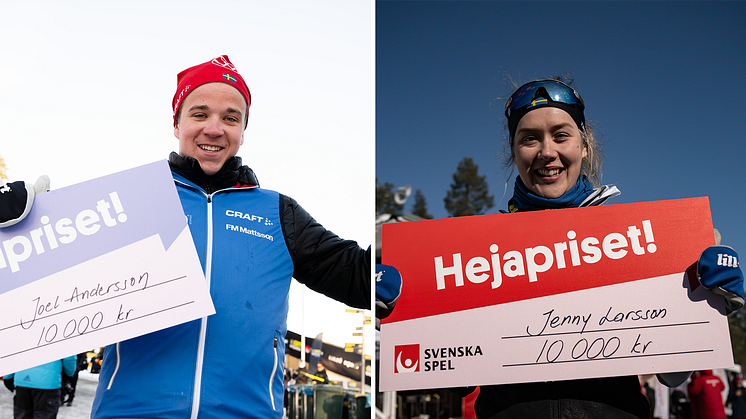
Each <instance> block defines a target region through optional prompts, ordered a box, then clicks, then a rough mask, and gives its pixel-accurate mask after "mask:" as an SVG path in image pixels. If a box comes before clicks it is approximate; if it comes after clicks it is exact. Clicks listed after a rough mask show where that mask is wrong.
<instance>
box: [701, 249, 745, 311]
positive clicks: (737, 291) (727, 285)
mask: <svg viewBox="0 0 746 419" xmlns="http://www.w3.org/2000/svg"><path fill="white" fill-rule="evenodd" d="M697 279H698V280H699V283H700V284H702V286H703V287H705V288H707V289H708V290H710V291H712V292H714V293H715V294H719V295H722V296H723V297H724V298H725V309H726V311H727V313H728V314H730V313H732V312H734V311H736V310H738V309H740V308H741V307H743V304H744V291H743V272H742V271H741V265H740V263H739V262H738V254H737V253H736V251H735V250H734V249H733V248H731V247H728V246H721V245H716V246H710V247H708V248H707V249H705V251H704V252H702V254H701V255H700V256H699V261H698V262H697Z"/></svg>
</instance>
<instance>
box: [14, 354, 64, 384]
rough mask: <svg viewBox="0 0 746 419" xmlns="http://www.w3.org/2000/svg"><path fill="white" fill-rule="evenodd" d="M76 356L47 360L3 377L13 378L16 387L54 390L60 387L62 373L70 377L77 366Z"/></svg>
mask: <svg viewBox="0 0 746 419" xmlns="http://www.w3.org/2000/svg"><path fill="white" fill-rule="evenodd" d="M77 362H78V356H77V355H73V356H69V357H67V358H64V359H60V360H58V361H52V362H48V363H46V364H42V365H39V366H36V367H33V368H29V369H26V370H23V371H18V372H17V373H14V374H8V375H6V376H5V377H3V379H4V380H10V379H12V380H13V385H15V386H16V387H27V388H38V389H43V390H55V389H58V388H60V387H62V373H63V372H64V373H65V374H67V375H68V376H70V377H72V376H73V374H75V368H77Z"/></svg>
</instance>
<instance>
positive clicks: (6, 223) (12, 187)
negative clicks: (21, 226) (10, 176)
mask: <svg viewBox="0 0 746 419" xmlns="http://www.w3.org/2000/svg"><path fill="white" fill-rule="evenodd" d="M48 190H49V177H48V176H47V175H44V176H41V177H39V179H37V181H36V183H34V184H33V185H29V184H26V183H25V182H23V181H18V182H12V183H6V184H0V227H10V226H12V225H13V224H16V223H18V222H19V221H21V220H23V219H24V218H25V217H26V216H27V215H28V213H29V211H31V206H32V205H33V204H34V197H35V196H36V195H37V194H40V193H42V192H46V191H48Z"/></svg>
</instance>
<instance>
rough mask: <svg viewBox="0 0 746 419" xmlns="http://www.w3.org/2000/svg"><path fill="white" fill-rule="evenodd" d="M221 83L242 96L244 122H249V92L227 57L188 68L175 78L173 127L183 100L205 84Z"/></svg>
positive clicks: (222, 56) (223, 56)
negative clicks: (245, 112)
mask: <svg viewBox="0 0 746 419" xmlns="http://www.w3.org/2000/svg"><path fill="white" fill-rule="evenodd" d="M213 82H221V83H225V84H229V85H231V86H233V87H235V88H236V89H238V91H239V92H241V95H243V98H244V99H245V100H246V110H247V115H246V121H247V122H248V120H249V115H248V109H249V107H250V106H251V92H250V91H249V87H248V86H247V85H246V82H245V81H244V79H243V77H241V75H240V74H238V70H237V69H236V67H235V66H234V65H233V63H231V61H230V60H229V59H228V56H227V55H221V56H220V57H217V58H213V59H212V60H210V61H208V62H206V63H202V64H198V65H195V66H194V67H189V68H187V69H186V70H184V71H182V72H181V73H179V74H178V75H177V76H176V93H175V94H174V98H173V100H172V101H171V107H172V108H173V111H174V126H176V122H177V115H178V114H179V108H180V107H181V104H182V103H184V99H185V98H186V97H187V95H189V93H191V92H192V91H193V90H194V89H196V88H197V87H199V86H201V85H203V84H205V83H213Z"/></svg>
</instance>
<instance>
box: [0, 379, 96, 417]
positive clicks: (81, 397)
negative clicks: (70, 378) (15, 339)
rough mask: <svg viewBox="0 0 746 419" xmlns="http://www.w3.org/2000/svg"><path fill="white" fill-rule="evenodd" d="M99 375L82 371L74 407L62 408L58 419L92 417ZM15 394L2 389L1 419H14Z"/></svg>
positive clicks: (0, 400) (0, 401)
mask: <svg viewBox="0 0 746 419" xmlns="http://www.w3.org/2000/svg"><path fill="white" fill-rule="evenodd" d="M97 385H98V375H96V374H91V373H89V372H88V371H81V372H80V375H79V376H78V386H77V389H76V390H75V399H74V400H73V405H72V406H68V405H64V406H60V411H59V413H58V414H57V419H88V418H90V417H91V406H92V405H93V396H94V394H96V386H97ZM13 394H15V393H11V392H10V391H8V389H7V388H5V386H2V387H0V419H13Z"/></svg>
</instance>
